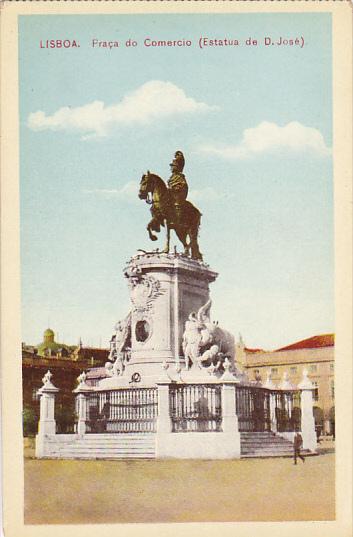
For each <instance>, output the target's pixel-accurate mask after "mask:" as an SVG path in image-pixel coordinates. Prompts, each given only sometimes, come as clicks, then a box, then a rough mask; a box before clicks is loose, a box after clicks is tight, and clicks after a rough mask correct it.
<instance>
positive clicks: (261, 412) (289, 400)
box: [235, 386, 301, 432]
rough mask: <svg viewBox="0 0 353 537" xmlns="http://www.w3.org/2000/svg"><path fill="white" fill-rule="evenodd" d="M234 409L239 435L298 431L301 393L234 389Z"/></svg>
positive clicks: (252, 388)
mask: <svg viewBox="0 0 353 537" xmlns="http://www.w3.org/2000/svg"><path fill="white" fill-rule="evenodd" d="M235 408H236V413H237V416H238V424H239V431H240V432H264V431H271V430H272V431H274V430H276V431H277V432H289V431H295V430H296V429H300V420H301V411H300V391H299V390H291V391H282V390H269V389H267V388H260V387H255V386H237V387H236V390H235Z"/></svg>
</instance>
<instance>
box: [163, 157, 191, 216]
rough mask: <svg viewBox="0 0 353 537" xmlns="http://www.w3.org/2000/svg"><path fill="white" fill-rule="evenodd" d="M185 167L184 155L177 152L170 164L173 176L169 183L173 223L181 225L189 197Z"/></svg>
mask: <svg viewBox="0 0 353 537" xmlns="http://www.w3.org/2000/svg"><path fill="white" fill-rule="evenodd" d="M184 166H185V159H184V155H183V153H182V152H181V151H177V152H176V153H175V155H174V159H173V161H172V162H171V164H170V168H171V172H172V175H171V176H170V179H169V181H168V190H169V195H170V198H171V202H172V204H173V208H174V211H173V213H174V214H173V219H174V220H175V221H174V222H173V223H174V224H178V225H181V224H183V222H182V212H183V206H184V204H185V200H186V198H187V195H188V184H187V182H186V179H185V175H184V174H183V173H182V172H183V169H184Z"/></svg>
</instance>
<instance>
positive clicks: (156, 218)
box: [138, 172, 202, 260]
mask: <svg viewBox="0 0 353 537" xmlns="http://www.w3.org/2000/svg"><path fill="white" fill-rule="evenodd" d="M149 194H151V197H152V201H150V200H149V198H150V196H149ZM138 195H139V198H140V199H144V200H146V202H147V203H150V204H151V214H152V220H151V221H150V222H149V223H148V225H147V231H148V234H149V237H150V239H151V240H152V241H156V240H157V237H156V235H154V234H153V233H152V231H155V232H156V233H159V232H160V230H161V226H163V227H164V226H166V227H167V242H166V246H165V248H164V250H163V252H164V253H169V247H170V230H171V229H174V231H175V233H176V235H177V237H178V239H179V240H180V241H181V243H182V244H183V246H184V253H185V255H187V256H189V255H190V250H191V258H192V259H199V260H202V254H201V252H200V250H199V245H198V242H197V236H198V231H199V226H200V220H201V213H200V211H199V210H198V209H197V208H196V207H194V205H192V203H190V202H189V201H184V202H183V205H182V211H181V218H180V220H181V222H180V223H178V219H177V217H176V214H175V208H174V204H173V203H172V201H171V199H170V195H169V191H168V188H167V186H166V184H165V182H164V181H163V179H161V178H160V177H159V176H158V175H155V174H153V173H150V172H147V173H146V174H144V175H143V176H142V179H141V182H140V190H139V194H138Z"/></svg>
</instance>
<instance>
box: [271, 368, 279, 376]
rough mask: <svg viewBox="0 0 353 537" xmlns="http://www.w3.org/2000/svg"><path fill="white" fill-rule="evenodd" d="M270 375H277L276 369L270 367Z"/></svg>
mask: <svg viewBox="0 0 353 537" xmlns="http://www.w3.org/2000/svg"><path fill="white" fill-rule="evenodd" d="M271 375H278V369H277V367H271Z"/></svg>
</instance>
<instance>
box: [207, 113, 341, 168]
mask: <svg viewBox="0 0 353 537" xmlns="http://www.w3.org/2000/svg"><path fill="white" fill-rule="evenodd" d="M281 149H282V150H283V149H284V150H287V151H292V152H304V151H311V152H313V153H316V154H317V155H319V156H326V155H330V154H331V148H329V147H327V146H326V144H325V140H324V138H323V136H322V134H321V132H320V131H319V130H317V129H314V128H311V127H306V126H305V125H302V124H301V123H299V122H298V121H292V122H291V123H288V124H287V125H285V126H284V127H280V126H279V125H277V124H276V123H270V122H268V121H263V122H262V123H260V124H259V125H258V126H257V127H254V128H251V129H245V130H244V132H243V138H242V140H241V141H240V143H239V144H238V145H228V146H223V147H219V146H215V145H204V146H202V147H200V148H199V150H200V151H202V152H206V153H212V154H214V155H218V156H219V157H223V158H226V159H246V158H251V157H254V156H256V155H261V154H265V153H270V152H275V151H278V150H281Z"/></svg>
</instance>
